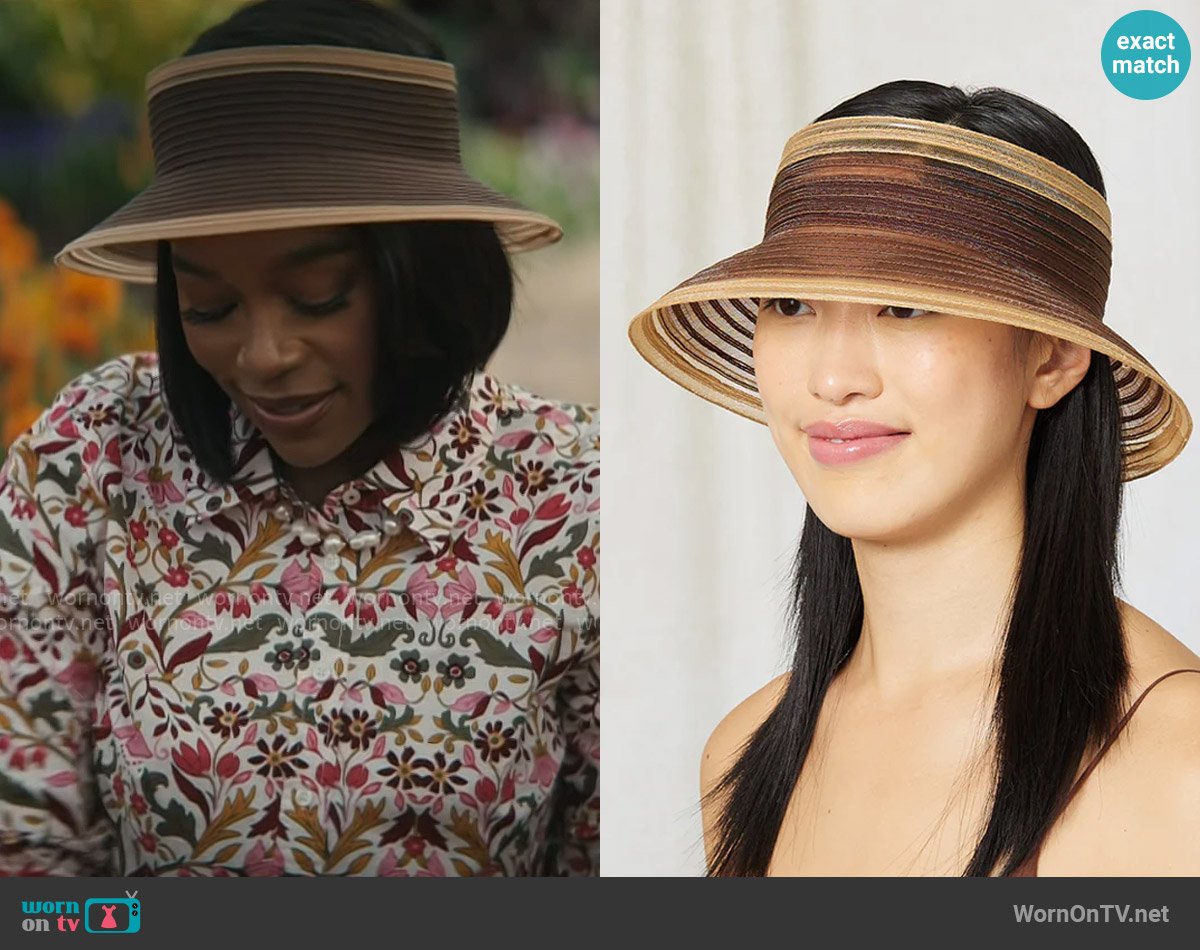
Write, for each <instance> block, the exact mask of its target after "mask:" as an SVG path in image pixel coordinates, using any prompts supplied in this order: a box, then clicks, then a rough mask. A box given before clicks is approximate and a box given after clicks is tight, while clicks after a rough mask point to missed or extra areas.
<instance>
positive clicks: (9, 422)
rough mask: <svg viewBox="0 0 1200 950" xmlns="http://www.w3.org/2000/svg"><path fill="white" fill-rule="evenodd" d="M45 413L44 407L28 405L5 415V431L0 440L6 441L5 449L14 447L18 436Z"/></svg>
mask: <svg viewBox="0 0 1200 950" xmlns="http://www.w3.org/2000/svg"><path fill="white" fill-rule="evenodd" d="M44 411H45V408H44V407H43V406H39V405H37V403H32V402H30V403H26V404H25V405H23V406H21V407H19V408H18V409H16V410H15V411H13V412H8V413H5V416H4V431H3V433H2V434H0V438H3V440H4V447H5V448H7V447H8V446H10V445H12V444H13V442H14V441H16V438H17V436H19V435H20V434H21V433H22V432H24V431H25V430H26V429H28V428H29V427H30V426H31V425H33V424H34V423H35V422H37V420H38V416H40V415H41V414H42V413H43V412H44Z"/></svg>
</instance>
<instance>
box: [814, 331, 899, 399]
mask: <svg viewBox="0 0 1200 950" xmlns="http://www.w3.org/2000/svg"><path fill="white" fill-rule="evenodd" d="M805 342H806V343H807V344H808V346H807V347H806V349H807V354H806V359H807V362H808V391H809V392H810V393H811V394H812V395H813V396H815V397H816V398H818V399H821V400H823V401H825V402H831V403H835V404H840V403H843V402H845V401H846V400H847V399H849V398H851V397H852V396H855V395H859V396H865V397H868V398H870V397H873V396H877V395H879V392H880V389H881V388H882V378H881V377H880V374H879V365H878V359H877V353H876V348H875V336H874V334H873V333H872V332H871V324H870V320H869V318H867V319H863V318H862V317H861V316H860V315H855V314H847V313H826V314H822V315H821V316H820V317H818V318H816V319H815V320H814V324H813V326H812V328H811V332H810V333H809V335H808V338H807V340H806V341H805Z"/></svg>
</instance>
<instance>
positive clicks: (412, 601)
mask: <svg viewBox="0 0 1200 950" xmlns="http://www.w3.org/2000/svg"><path fill="white" fill-rule="evenodd" d="M437 591H438V585H437V581H435V580H433V579H432V578H431V577H430V576H429V572H428V571H427V570H426V569H425V565H424V564H422V565H421V566H420V567H419V568H418V569H417V570H416V571H415V572H414V573H413V576H412V579H411V580H410V581H409V582H408V586H407V587H405V588H404V594H405V599H406V600H407V603H406V604H405V605H404V606H405V608H406V609H407V610H408V615H409V616H410V617H412V618H413V619H414V620H415V619H416V617H417V614H418V612H419V613H422V614H424V615H425V616H426V617H427V618H428V619H430V620H433V619H434V618H435V617H436V616H437V613H438V610H437V604H436V603H434V601H435V600H436V598H437Z"/></svg>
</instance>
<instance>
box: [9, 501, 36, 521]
mask: <svg viewBox="0 0 1200 950" xmlns="http://www.w3.org/2000/svg"><path fill="white" fill-rule="evenodd" d="M35 514H37V506H36V505H35V504H34V503H33V501H32V500H31V499H29V498H23V499H21V500H20V501H16V502H14V503H13V517H14V518H16V519H18V520H20V521H28V520H29V519H30V518H32V517H33V516H34V515H35Z"/></svg>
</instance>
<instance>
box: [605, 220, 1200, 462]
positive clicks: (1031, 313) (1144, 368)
mask: <svg viewBox="0 0 1200 950" xmlns="http://www.w3.org/2000/svg"><path fill="white" fill-rule="evenodd" d="M797 237H798V235H797V232H782V233H780V234H778V235H775V236H774V237H772V238H768V239H766V240H764V241H763V242H762V243H760V244H757V245H755V246H753V247H750V248H747V249H746V250H743V251H740V252H738V253H736V254H733V255H731V256H730V257H727V258H724V259H723V260H721V261H718V262H717V263H716V264H713V265H711V266H710V267H707V268H705V269H704V270H702V271H700V272H699V273H697V274H695V275H693V276H692V277H690V278H688V279H687V280H685V281H684V282H683V283H681V284H680V285H679V286H677V287H676V288H675V289H674V290H672V291H670V292H669V293H667V294H665V295H663V296H662V297H661V298H660V299H658V300H657V301H655V302H654V303H653V304H652V305H651V306H649V307H647V308H646V309H645V310H643V311H642V312H641V313H639V314H638V315H637V316H636V317H634V318H633V320H632V321H631V322H630V324H629V330H628V332H629V338H630V341H631V342H632V343H633V345H634V347H635V348H636V349H637V351H638V353H639V354H641V356H642V357H643V358H644V359H646V360H647V361H648V362H649V363H650V364H651V365H653V366H654V367H655V368H657V369H658V370H659V371H660V372H662V373H663V374H664V375H666V376H667V377H668V378H670V379H671V380H673V381H674V382H675V383H677V384H679V385H680V386H682V387H684V388H685V389H687V390H689V391H690V392H692V393H694V394H695V395H697V396H699V397H701V398H702V399H705V400H707V401H709V402H711V403H714V404H716V405H718V406H721V407H723V408H725V409H728V410H730V411H732V412H735V413H737V414H738V415H741V416H744V417H746V418H748V419H752V420H753V421H755V422H759V423H763V424H765V422H766V419H765V417H764V415H763V407H762V401H761V399H760V397H759V393H758V387H757V384H756V382H755V378H754V365H753V340H754V324H755V320H756V318H757V313H758V301H759V300H760V299H762V298H773V297H788V298H797V299H802V300H836V301H846V302H851V303H865V304H877V305H880V306H896V307H919V308H921V309H925V310H932V311H936V312H940V313H948V314H954V315H958V316H963V317H969V318H973V319H980V320H990V321H993V322H996V323H1003V324H1008V325H1011V326H1016V327H1024V328H1027V329H1031V330H1036V331H1039V332H1042V333H1045V334H1047V335H1049V336H1053V337H1058V338H1060V339H1064V340H1068V341H1070V342H1073V343H1078V344H1080V345H1083V346H1086V347H1088V348H1089V349H1091V350H1093V351H1094V352H1096V353H1101V354H1104V355H1105V356H1107V357H1109V359H1110V361H1111V365H1112V371H1113V377H1114V381H1115V383H1116V387H1117V394H1118V401H1119V405H1120V415H1121V439H1122V446H1123V454H1124V474H1123V478H1124V480H1126V481H1130V480H1132V479H1135V478H1140V477H1142V476H1144V475H1148V474H1150V473H1151V472H1154V471H1157V470H1158V469H1159V468H1161V467H1162V466H1164V465H1166V464H1167V463H1168V462H1170V461H1171V460H1172V459H1173V458H1175V457H1176V456H1177V455H1178V454H1179V453H1180V452H1181V451H1182V450H1183V447H1184V445H1185V444H1186V443H1187V441H1188V439H1189V437H1190V435H1191V431H1192V419H1191V415H1190V413H1189V412H1188V410H1187V407H1186V406H1185V404H1184V402H1183V400H1182V399H1181V398H1180V397H1179V396H1178V394H1177V393H1176V392H1175V391H1174V390H1173V389H1172V388H1171V386H1169V385H1168V384H1167V382H1166V381H1165V380H1164V379H1163V377H1162V376H1161V374H1159V373H1158V371H1157V370H1156V369H1155V368H1154V367H1153V366H1152V365H1151V364H1150V362H1149V361H1148V360H1147V359H1146V358H1145V357H1144V356H1142V355H1141V354H1140V353H1139V352H1138V351H1137V350H1136V349H1135V348H1134V347H1133V346H1132V345H1131V344H1130V343H1128V342H1127V341H1126V340H1125V339H1124V338H1123V337H1121V336H1120V334H1118V333H1116V332H1115V331H1114V330H1112V329H1111V328H1110V327H1109V326H1108V325H1106V324H1104V323H1102V322H1100V321H1095V320H1089V321H1084V320H1080V319H1078V318H1077V316H1075V315H1073V314H1066V313H1056V314H1048V313H1044V312H1038V311H1035V310H1032V309H1029V308H1028V307H1025V306H1022V305H1021V304H1020V303H1015V302H1014V301H1012V300H1011V299H1007V298H1006V297H1005V296H1004V295H1003V294H1002V293H1000V292H999V291H998V289H996V290H994V291H993V288H990V287H989V286H988V285H987V282H986V280H983V281H982V282H981V283H980V284H977V285H976V286H975V287H973V292H972V293H970V294H965V293H963V292H962V291H961V289H956V288H955V287H954V286H952V285H950V284H948V283H946V282H944V281H939V279H938V275H939V274H944V273H947V272H949V271H952V270H953V266H952V265H953V263H954V262H952V261H951V260H949V259H947V260H939V251H938V249H937V248H934V247H930V245H929V243H928V242H927V241H925V240H923V239H922V238H921V237H920V236H919V235H913V236H911V237H908V238H906V237H905V236H903V235H896V234H888V235H887V239H886V241H879V242H875V243H874V244H872V245H871V246H873V247H875V248H883V249H884V250H883V253H887V254H889V255H891V259H890V260H888V261H886V262H884V263H886V264H888V265H891V266H888V267H882V268H881V267H879V266H878V265H879V264H880V261H878V260H875V261H863V260H862V248H863V247H864V240H863V238H864V235H863V234H855V233H853V232H852V231H851V230H849V229H846V228H844V227H841V228H829V229H827V230H826V231H823V232H822V233H820V234H814V233H812V230H811V229H810V230H809V232H808V233H807V234H805V236H804V240H803V248H802V253H797V250H796V247H795V242H796V240H797ZM868 243H869V242H868ZM814 248H816V249H819V252H818V253H814ZM856 262H857V265H856ZM897 265H902V266H901V267H897ZM898 270H902V271H903V272H905V273H906V274H911V279H906V280H904V281H903V282H897V281H893V282H887V281H881V280H880V279H878V277H877V276H876V275H878V274H879V273H880V272H888V271H891V272H893V273H895V272H897V271H898ZM831 275H836V276H831ZM980 276H981V278H982V275H980ZM960 286H961V285H960Z"/></svg>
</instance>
